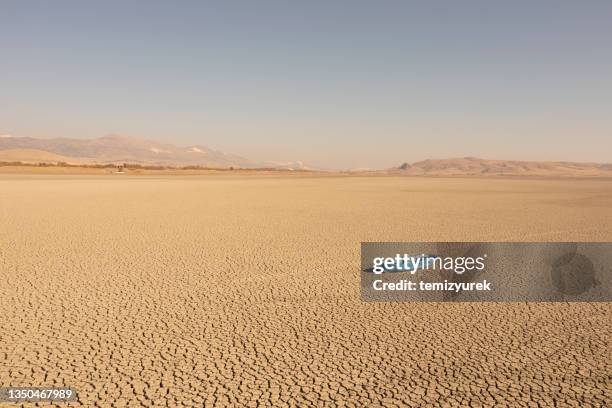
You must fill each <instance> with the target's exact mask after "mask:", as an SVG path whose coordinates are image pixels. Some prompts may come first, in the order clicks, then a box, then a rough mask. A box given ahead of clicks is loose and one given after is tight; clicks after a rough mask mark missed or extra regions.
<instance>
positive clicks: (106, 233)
mask: <svg viewBox="0 0 612 408" xmlns="http://www.w3.org/2000/svg"><path fill="white" fill-rule="evenodd" d="M375 240H382V241H419V240H457V241H461V240H473V241H477V240H492V241H497V240H500V241H503V240H517V241H563V240H576V241H611V240H612V182H611V181H609V180H608V181H605V180H601V181H595V180H579V181H577V180H506V179H504V180H500V179H442V178H408V177H407V178H393V177H377V178H374V177H370V178H367V177H344V178H342V177H318V178H317V177H300V176H270V175H268V176H236V175H227V176H192V177H181V176H173V177H157V176H150V177H149V176H136V177H130V176H118V175H116V176H16V175H4V176H0V272H1V278H2V279H1V281H0V313H1V316H2V318H1V322H2V328H1V331H0V382H1V383H2V385H4V386H7V385H11V386H71V387H74V388H75V389H76V390H77V391H78V402H72V403H63V404H59V403H58V404H55V406H84V407H122V406H130V407H141V406H142V407H147V406H170V407H174V406H183V407H201V406H213V405H215V406H450V407H452V406H471V407H476V406H494V405H495V406H525V407H536V406H557V407H565V406H583V407H584V406H586V407H588V406H605V405H608V406H610V401H611V398H612V395H611V391H610V390H611V371H612V370H611V368H612V363H611V360H612V358H611V357H612V356H611V349H610V333H611V329H612V322H611V311H612V310H611V305H610V303H574V304H567V303H557V304H542V303H529V304H528V303H506V304H502V303H500V304H495V303H467V304H459V303H455V304H440V303H364V302H362V301H361V300H360V296H359V262H360V261H359V248H360V246H359V243H360V241H375ZM0 405H2V404H1V403H0ZM38 405H40V406H46V405H49V404H42V403H41V404H38ZM3 406H11V407H12V406H18V405H17V404H8V403H5V404H4V405H3ZM24 406H35V404H24Z"/></svg>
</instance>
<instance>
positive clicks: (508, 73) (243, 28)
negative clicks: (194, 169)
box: [0, 0, 612, 168]
mask: <svg viewBox="0 0 612 408" xmlns="http://www.w3.org/2000/svg"><path fill="white" fill-rule="evenodd" d="M611 21H612V2H610V1H586V2H576V1H515V2H497V1H461V2H450V1H421V2H410V1H368V2H365V1H346V2H344V1H320V2H319V1H309V2H291V1H257V2H255V1H245V2H235V1H223V2H221V1H220V2H204V1H193V2H191V1H178V2H169V1H164V2H157V1H142V2H138V1H117V2H115V1H103V2H102V1H38V2H37V1H6V0H1V1H0V56H1V58H0V61H1V62H0V133H6V134H12V135H15V136H33V137H62V136H63V137H82V138H91V137H99V136H103V135H106V134H111V133H116V134H125V135H133V136H140V137H148V138H152V139H155V140H159V141H164V142H171V143H175V144H179V145H189V144H203V145H206V146H209V147H211V148H215V149H220V150H224V151H227V152H231V153H235V154H241V155H243V156H246V157H249V158H252V159H257V160H274V161H289V160H303V161H305V162H307V163H310V164H312V165H318V166H325V167H336V168H354V167H390V166H394V165H398V164H400V163H401V162H404V161H415V160H421V159H425V158H444V157H458V156H479V157H486V158H501V159H526V160H575V161H599V162H611V161H612V158H611V157H610V152H611V151H612V143H611V142H610V140H612V24H611V23H610V22H611Z"/></svg>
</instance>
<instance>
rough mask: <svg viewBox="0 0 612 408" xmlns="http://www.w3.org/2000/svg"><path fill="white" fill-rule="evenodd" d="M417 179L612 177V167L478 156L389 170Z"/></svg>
mask: <svg viewBox="0 0 612 408" xmlns="http://www.w3.org/2000/svg"><path fill="white" fill-rule="evenodd" d="M388 172H390V173H393V174H399V175H415V176H416V175H418V176H593V177H601V176H608V177H612V164H598V163H573V162H548V161H516V160H486V159H479V158H475V157H463V158H456V159H441V160H423V161H420V162H416V163H412V164H409V163H404V164H402V165H401V166H399V167H396V168H393V169H390V170H388Z"/></svg>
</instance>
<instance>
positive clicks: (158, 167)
mask: <svg viewBox="0 0 612 408" xmlns="http://www.w3.org/2000/svg"><path fill="white" fill-rule="evenodd" d="M9 166H22V167H23V166H25V167H74V168H85V169H118V170H119V169H121V170H123V171H126V170H214V171H237V170H240V171H289V172H309V171H310V170H304V169H298V170H289V169H283V168H274V167H259V168H242V167H233V166H230V167H207V166H194V165H190V166H161V165H151V164H137V163H120V164H119V163H117V164H115V163H105V164H76V163H66V162H41V163H32V162H21V161H0V167H9Z"/></svg>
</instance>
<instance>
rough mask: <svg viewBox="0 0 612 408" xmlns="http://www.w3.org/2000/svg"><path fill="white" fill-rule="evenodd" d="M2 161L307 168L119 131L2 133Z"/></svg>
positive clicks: (296, 164) (0, 150)
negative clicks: (84, 135) (81, 135)
mask: <svg viewBox="0 0 612 408" xmlns="http://www.w3.org/2000/svg"><path fill="white" fill-rule="evenodd" d="M0 161H21V162H39V163H40V162H46V163H55V162H66V163H70V164H109V163H111V164H112V163H117V164H119V163H132V164H141V165H162V166H203V167H216V168H228V167H236V168H262V167H273V168H279V169H280V168H283V169H303V168H305V167H304V165H303V164H302V163H301V162H295V163H293V162H292V163H280V164H279V163H267V162H256V161H252V160H249V159H246V158H244V157H240V156H236V155H233V154H227V153H223V152H219V151H216V150H212V149H209V148H207V147H205V146H201V145H193V146H187V147H179V146H175V145H172V144H167V143H158V142H155V141H151V140H147V139H142V138H136V137H127V136H119V135H110V136H103V137H100V138H97V139H69V138H55V139H35V138H31V137H11V136H8V135H3V136H2V137H0Z"/></svg>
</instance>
